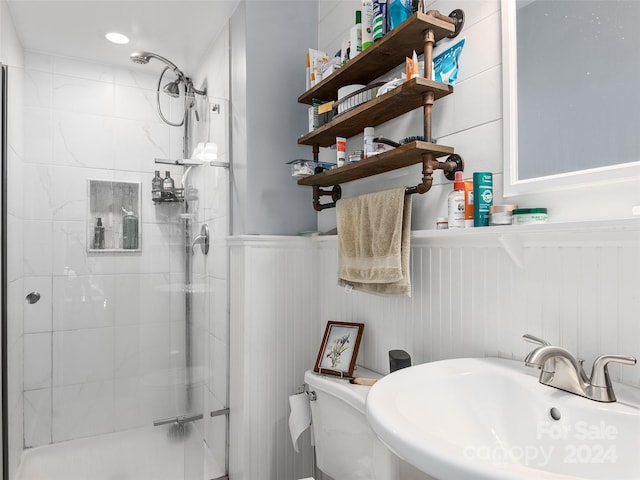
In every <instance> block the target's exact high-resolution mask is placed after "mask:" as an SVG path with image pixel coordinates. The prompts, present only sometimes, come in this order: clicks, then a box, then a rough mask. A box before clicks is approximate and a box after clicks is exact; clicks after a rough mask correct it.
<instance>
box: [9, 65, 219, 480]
mask: <svg viewBox="0 0 640 480" xmlns="http://www.w3.org/2000/svg"><path fill="white" fill-rule="evenodd" d="M26 56H27V58H26V62H25V65H27V67H26V68H25V69H24V70H21V71H19V72H18V75H16V78H17V79H20V80H21V88H20V89H18V91H17V93H16V97H15V98H13V97H12V102H11V103H10V105H12V106H13V107H11V108H15V109H16V111H14V113H16V115H17V113H19V115H17V121H16V122H13V121H12V122H10V125H11V128H12V129H14V131H13V134H12V135H13V136H12V138H16V139H19V138H20V137H22V138H23V140H24V141H23V143H22V145H16V146H15V148H14V151H15V152H16V155H15V156H14V157H13V158H12V159H11V162H10V164H9V167H10V168H9V175H10V176H11V178H10V180H11V182H10V183H11V185H12V188H13V189H14V190H13V195H12V196H10V198H9V202H8V213H7V216H6V217H5V218H6V221H7V222H8V224H9V228H8V231H10V232H11V235H10V237H9V239H8V258H9V259H10V261H9V262H8V263H9V268H8V272H9V278H8V283H7V286H8V298H7V300H8V302H7V305H8V315H7V317H8V318H7V322H8V329H9V331H10V335H9V337H10V340H9V346H10V348H9V360H10V362H9V365H8V372H7V377H8V387H9V389H8V391H9V397H10V399H11V408H10V410H9V413H10V415H11V419H12V423H13V424H14V425H13V426H12V427H11V428H9V429H8V431H9V443H10V448H9V450H10V452H9V459H10V462H9V468H8V475H6V476H5V478H6V479H7V480H75V479H77V480H85V479H89V478H91V479H92V480H102V479H104V480H107V479H109V480H110V479H113V478H119V479H123V480H124V479H131V480H142V479H153V480H163V479H166V480H202V479H204V478H205V477H204V475H205V474H204V467H203V464H204V452H205V448H208V447H206V445H205V442H204V439H205V434H206V431H207V428H208V427H207V425H208V424H209V422H208V420H209V418H210V417H209V412H208V411H206V408H207V403H206V399H205V396H206V391H207V388H206V385H207V382H209V367H210V364H209V352H208V338H209V335H208V328H209V324H208V318H206V317H204V318H201V317H195V316H194V317H193V318H192V319H191V320H192V322H193V325H195V327H193V326H192V328H195V330H193V334H192V335H191V336H188V335H187V331H188V328H187V326H188V322H187V315H186V311H187V291H188V288H187V272H186V263H185V261H186V259H187V258H188V257H189V256H191V257H192V260H193V262H194V265H197V264H202V265H205V264H206V261H207V260H206V258H207V257H205V256H203V255H202V253H199V251H198V250H196V253H194V254H193V255H191V253H190V245H188V243H189V240H188V239H187V237H186V236H185V222H186V219H187V218H190V217H189V215H190V213H189V212H188V211H187V210H186V209H185V205H184V204H183V203H181V202H176V203H168V204H166V205H155V204H154V203H153V200H152V196H151V190H152V188H151V180H152V178H153V177H154V171H155V170H156V169H157V165H156V164H154V162H153V159H154V158H181V156H182V153H181V150H182V144H181V139H180V138H178V139H176V136H175V135H174V134H172V132H171V130H170V127H168V126H165V125H163V124H161V123H160V121H159V120H158V119H157V113H156V111H155V105H154V103H153V102H154V101H155V90H154V88H155V82H156V80H157V79H156V78H155V76H149V78H147V77H141V78H138V79H136V80H135V81H132V80H130V76H129V75H128V74H127V72H126V71H121V70H118V69H113V70H109V69H110V68H111V67H106V66H103V70H102V72H101V75H104V72H105V71H108V72H110V73H111V74H112V78H114V79H115V80H114V81H112V82H105V81H103V80H101V79H96V71H95V65H93V64H90V63H85V62H81V61H69V62H67V63H68V64H67V68H68V69H65V68H63V67H61V66H60V65H58V66H57V68H56V69H55V70H54V69H53V68H52V65H53V61H52V59H51V57H48V56H46V55H42V54H26ZM62 64H63V66H64V62H62ZM118 79H122V80H118ZM22 80H24V82H22ZM22 92H24V95H22ZM18 111H19V112H18ZM20 125H24V126H25V127H26V126H28V129H27V128H25V129H24V131H22V132H19V129H20V128H21V127H20ZM162 170H163V174H164V171H169V172H170V175H171V176H172V177H173V178H174V179H176V180H177V181H181V180H182V179H183V175H184V174H185V170H186V169H185V168H184V167H181V166H169V167H164V166H163V169H162ZM193 173H194V174H193V175H192V176H193V178H194V179H197V178H198V175H200V174H196V173H197V172H193ZM225 175H226V173H225ZM91 181H94V182H99V184H100V185H108V184H113V185H115V186H117V187H114V190H113V191H114V192H124V196H125V197H126V198H122V199H120V198H118V195H117V194H114V196H113V197H111V196H110V195H108V194H103V195H102V197H101V198H102V199H103V201H105V202H107V203H108V204H105V205H103V206H102V207H100V208H99V210H100V212H101V213H100V218H101V222H100V223H101V225H98V222H97V219H96V218H95V217H96V216H97V215H96V211H97V210H92V208H91V189H90V185H91ZM132 185H139V188H140V204H139V206H136V204H135V202H132V201H131V198H132V197H133V194H129V193H127V192H133V191H134V190H132V189H131V186H132ZM125 187H126V188H125ZM202 192H203V193H202V194H201V195H200V196H199V202H200V206H199V207H198V208H199V209H202V211H205V210H208V211H212V210H213V209H211V208H209V207H208V206H207V205H208V204H207V202H208V201H209V199H208V198H205V197H207V195H205V194H204V190H203V191H202ZM105 199H106V200H105ZM109 202H111V203H109ZM129 204H131V205H129ZM122 208H125V209H126V210H127V212H130V211H133V214H134V215H135V216H136V217H137V219H138V221H139V242H140V244H139V248H126V247H125V246H124V245H125V243H124V239H123V235H124V229H123V226H122V222H123V220H124V216H129V213H126V214H124V213H121V211H120V210H121V209H122ZM136 208H138V211H136ZM194 212H195V211H194ZM206 218H207V217H206V215H200V214H198V215H197V216H195V217H194V218H193V219H192V220H191V221H192V222H194V223H193V231H194V232H196V233H197V232H198V231H199V230H200V226H201V223H203V220H205V219H206ZM96 227H101V228H103V229H104V237H105V239H112V243H107V242H106V241H105V247H104V248H102V247H101V245H100V242H98V243H97V244H96V243H95V242H92V240H93V239H94V238H95V231H96ZM107 245H109V248H107ZM96 246H97V248H96ZM111 247H112V248H111ZM188 247H189V248H188ZM203 268H204V267H203ZM203 272H204V273H203V275H204V277H203V278H205V280H206V279H207V278H208V277H207V274H206V269H205V270H203ZM199 274H200V273H199ZM207 282H208V280H207V281H204V282H203V285H204V286H203V287H202V288H201V290H200V291H199V292H198V293H197V295H198V297H197V299H194V300H195V305H196V307H195V308H194V311H196V312H197V315H199V316H202V315H205V316H206V315H207V314H208V311H209V308H210V305H211V300H210V289H209V288H208V287H207V285H208V283H207ZM31 292H37V293H38V296H37V300H35V301H32V302H31V301H25V299H26V297H27V295H28V294H30V293H31ZM33 298H34V299H35V297H33ZM199 305H201V306H202V308H200V307H199ZM199 326H201V327H199ZM198 328H203V329H205V330H204V331H202V330H198ZM190 354H191V355H193V356H192V357H191V358H192V363H191V365H190V367H189V368H187V359H188V356H189V355H190ZM5 408H6V407H5ZM193 415H196V416H197V415H202V420H195V421H191V422H189V421H188V420H189V418H188V417H190V416H193ZM14 420H15V421H14ZM163 420H164V421H165V422H163ZM181 423H182V424H183V425H182V426H184V424H188V425H189V426H188V427H187V428H186V429H184V428H183V429H182V430H183V431H182V433H181V432H180V430H181V428H180V424H181ZM154 424H155V425H157V426H154ZM176 424H177V425H179V426H178V427H176ZM207 480H208V479H207Z"/></svg>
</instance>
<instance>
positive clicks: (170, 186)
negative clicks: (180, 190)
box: [162, 170, 176, 199]
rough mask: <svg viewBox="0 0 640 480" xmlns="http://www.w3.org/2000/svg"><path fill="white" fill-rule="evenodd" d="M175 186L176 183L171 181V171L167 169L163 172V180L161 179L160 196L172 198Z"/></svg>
mask: <svg viewBox="0 0 640 480" xmlns="http://www.w3.org/2000/svg"><path fill="white" fill-rule="evenodd" d="M175 188H176V185H175V183H174V182H173V178H171V172H170V171H169V170H167V171H166V172H164V180H162V198H164V199H170V198H173V196H174V190H175Z"/></svg>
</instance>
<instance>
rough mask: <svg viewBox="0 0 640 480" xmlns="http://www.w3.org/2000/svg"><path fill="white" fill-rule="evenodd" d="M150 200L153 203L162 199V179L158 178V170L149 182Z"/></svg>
mask: <svg viewBox="0 0 640 480" xmlns="http://www.w3.org/2000/svg"><path fill="white" fill-rule="evenodd" d="M151 198H152V199H153V201H154V202H158V201H160V200H161V199H162V177H161V176H160V170H156V174H155V176H154V177H153V180H151Z"/></svg>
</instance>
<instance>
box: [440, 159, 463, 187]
mask: <svg viewBox="0 0 640 480" xmlns="http://www.w3.org/2000/svg"><path fill="white" fill-rule="evenodd" d="M447 162H453V163H455V164H456V166H455V168H454V169H453V170H445V171H444V176H445V177H446V178H447V180H451V181H452V182H453V181H454V180H455V179H456V172H463V171H464V160H463V159H462V157H461V156H460V155H458V154H457V153H453V154H451V155H449V157H448V158H447Z"/></svg>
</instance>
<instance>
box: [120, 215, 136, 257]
mask: <svg viewBox="0 0 640 480" xmlns="http://www.w3.org/2000/svg"><path fill="white" fill-rule="evenodd" d="M122 211H123V212H124V215H123V216H122V248H124V249H125V250H135V249H137V248H138V217H136V216H135V215H134V213H133V211H131V212H130V211H128V210H126V209H125V208H124V207H122Z"/></svg>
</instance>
